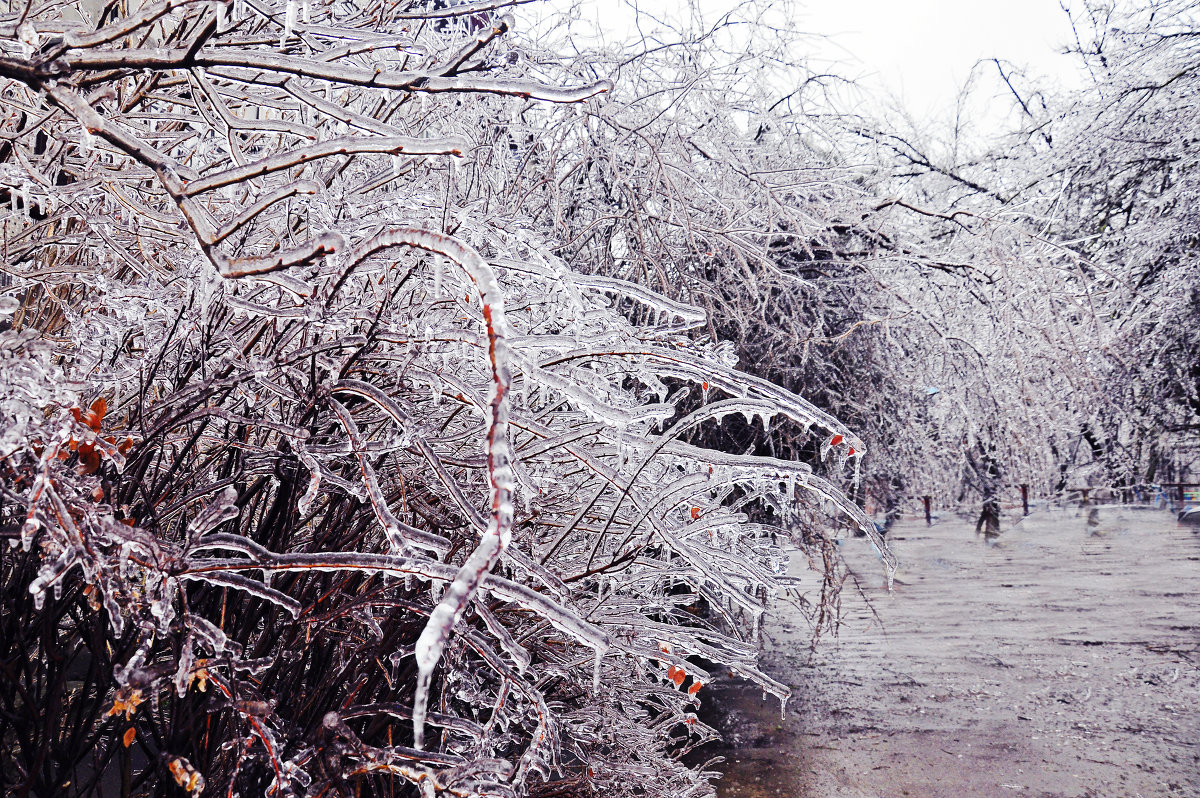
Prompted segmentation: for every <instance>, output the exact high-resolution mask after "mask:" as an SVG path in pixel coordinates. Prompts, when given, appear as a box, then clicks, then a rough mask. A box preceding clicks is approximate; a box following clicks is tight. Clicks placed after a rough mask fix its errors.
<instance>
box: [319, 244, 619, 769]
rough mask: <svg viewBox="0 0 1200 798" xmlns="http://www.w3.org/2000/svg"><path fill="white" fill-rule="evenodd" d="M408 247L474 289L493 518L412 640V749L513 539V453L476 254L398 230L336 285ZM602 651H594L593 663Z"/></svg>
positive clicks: (357, 259) (505, 357) (503, 371)
mask: <svg viewBox="0 0 1200 798" xmlns="http://www.w3.org/2000/svg"><path fill="white" fill-rule="evenodd" d="M400 246H403V247H411V248H415V249H422V250H426V251H428V252H432V253H435V254H440V255H444V256H446V257H448V258H450V259H451V260H452V261H454V262H455V263H457V264H458V265H459V266H460V267H461V268H462V269H463V270H464V271H465V272H466V274H467V276H468V277H469V278H470V279H471V281H472V282H473V283H474V284H475V288H476V290H477V291H478V293H479V298H480V302H481V304H482V309H483V318H484V322H485V324H486V326H487V341H488V359H489V362H490V365H491V371H492V387H491V397H490V400H489V402H488V410H489V414H490V419H489V421H488V429H487V447H486V452H487V464H488V466H487V470H488V485H489V492H490V495H491V508H492V516H491V518H490V519H489V521H488V525H487V529H486V530H485V531H484V533H483V537H482V539H481V540H480V542H479V546H478V547H477V548H476V549H475V550H474V551H473V552H471V554H470V555H469V556H468V557H467V560H466V562H464V563H463V565H462V567H461V568H460V569H459V571H458V573H457V574H456V575H455V577H454V580H453V581H452V582H451V583H450V585H449V586H448V587H447V588H446V592H445V594H444V595H443V596H442V599H441V601H439V602H438V604H437V606H436V607H434V609H433V613H432V614H431V615H430V617H429V622H428V623H427V624H426V626H425V630H424V631H423V632H422V633H421V636H420V638H418V640H417V646H416V658H417V668H418V676H417V693H416V697H415V698H414V701H413V740H414V745H415V746H416V748H418V749H420V748H422V747H423V746H424V740H425V727H424V724H425V713H426V711H427V707H428V702H429V688H430V684H431V681H432V678H433V669H434V667H436V665H437V663H438V660H439V659H441V656H442V650H443V649H444V648H445V646H446V642H447V641H448V640H449V639H450V634H451V632H452V630H453V629H454V626H455V624H457V623H458V620H459V618H461V617H462V614H463V612H464V611H465V610H466V608H467V605H468V604H469V603H470V601H471V598H472V597H473V596H474V594H475V591H476V590H477V589H478V587H479V585H480V583H481V581H482V580H483V578H484V576H485V575H486V574H487V573H488V572H489V571H491V569H492V567H493V566H494V565H495V564H496V561H497V560H498V559H499V558H500V555H501V553H502V552H503V551H504V549H505V548H507V546H508V543H509V541H510V540H511V536H512V519H513V506H512V491H513V475H512V466H511V460H512V452H511V449H510V446H509V440H508V407H507V405H508V402H507V394H508V391H509V384H510V380H511V378H510V376H509V358H510V355H509V348H508V341H507V338H508V337H509V332H508V323H507V321H506V319H505V316H504V297H503V294H502V292H501V290H500V286H499V284H498V283H497V282H496V276H495V273H494V272H493V271H492V268H491V267H490V266H489V265H488V264H487V262H486V261H484V260H483V258H482V257H480V255H479V253H478V252H476V251H475V250H473V249H471V248H470V247H468V246H466V245H465V244H463V243H462V242H460V241H458V240H456V239H454V238H452V237H450V236H447V235H444V234H442V233H436V232H431V231H429V230H422V229H419V228H402V229H398V230H392V231H388V232H385V233H381V234H379V235H377V236H375V237H373V238H371V239H369V240H367V241H365V242H363V243H362V244H360V245H359V246H358V247H356V248H355V249H354V251H353V252H351V253H350V254H349V255H347V258H346V266H345V271H344V273H343V276H342V278H341V279H340V280H339V281H338V283H339V285H340V284H341V283H343V282H344V281H345V278H346V275H348V274H349V273H350V272H351V271H352V270H353V269H354V268H355V267H356V266H358V265H359V264H360V263H362V262H363V261H364V260H366V259H367V258H368V257H370V256H371V255H374V254H375V253H377V252H379V251H381V250H384V249H388V248H391V247H400ZM600 652H601V649H600V648H597V660H599V656H600Z"/></svg>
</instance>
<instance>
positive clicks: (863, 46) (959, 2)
mask: <svg viewBox="0 0 1200 798" xmlns="http://www.w3.org/2000/svg"><path fill="white" fill-rule="evenodd" d="M709 1H710V2H711V1H712V0H709ZM796 21H797V23H798V24H799V26H800V27H801V28H802V29H803V30H805V31H810V32H812V33H819V34H824V35H826V36H828V37H829V41H828V42H827V43H825V44H824V45H823V46H820V47H818V48H817V49H816V51H815V52H814V53H813V55H814V56H815V57H816V58H818V59H819V61H831V62H841V63H842V64H844V65H845V67H844V69H845V68H848V69H845V72H846V74H847V76H848V77H856V78H859V79H861V80H862V82H863V83H865V84H866V86H867V87H868V88H872V89H875V90H876V91H882V92H884V93H886V94H890V95H894V96H895V97H897V98H898V99H900V100H901V101H902V103H903V105H904V106H905V107H906V108H907V109H908V110H909V111H910V112H911V113H913V114H914V115H915V116H917V117H927V116H930V115H937V116H941V115H943V114H947V113H949V109H950V108H951V107H952V106H953V104H954V100H955V97H956V96H957V94H958V91H959V89H960V88H961V87H962V85H963V83H964V82H965V81H966V80H967V78H968V76H969V74H970V71H971V67H972V66H973V65H974V64H975V63H976V62H977V61H979V60H981V59H990V58H1000V59H1002V60H1007V61H1011V62H1013V63H1015V64H1018V65H1021V66H1025V67H1028V68H1029V70H1030V73H1031V74H1036V75H1045V76H1048V77H1052V78H1054V79H1056V80H1059V81H1062V82H1064V83H1066V84H1071V83H1074V82H1076V81H1077V80H1078V77H1077V73H1076V68H1075V62H1074V61H1073V60H1072V59H1071V57H1070V56H1064V55H1061V54H1059V51H1061V50H1062V49H1063V46H1064V45H1065V44H1067V43H1069V42H1071V41H1072V39H1073V35H1072V32H1071V25H1070V21H1069V19H1068V17H1067V14H1066V13H1065V12H1064V11H1063V10H1062V8H1061V7H1060V6H1059V2H1058V0H1002V1H1001V0H809V2H807V3H803V4H801V5H800V7H799V10H798V11H797V13H796ZM994 74H996V72H995V68H994V66H993V68H992V71H991V73H990V75H994ZM990 75H989V78H990Z"/></svg>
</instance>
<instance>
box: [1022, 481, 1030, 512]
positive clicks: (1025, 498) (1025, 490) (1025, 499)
mask: <svg viewBox="0 0 1200 798" xmlns="http://www.w3.org/2000/svg"><path fill="white" fill-rule="evenodd" d="M1021 512H1022V513H1023V514H1024V515H1029V486H1028V485H1022V486H1021Z"/></svg>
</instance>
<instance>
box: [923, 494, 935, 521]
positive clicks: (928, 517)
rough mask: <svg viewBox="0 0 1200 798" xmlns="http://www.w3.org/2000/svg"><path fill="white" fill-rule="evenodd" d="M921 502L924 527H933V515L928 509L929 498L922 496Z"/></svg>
mask: <svg viewBox="0 0 1200 798" xmlns="http://www.w3.org/2000/svg"><path fill="white" fill-rule="evenodd" d="M921 501H923V502H925V526H933V513H931V512H930V509H929V502H930V501H931V498H930V497H929V496H922V497H921Z"/></svg>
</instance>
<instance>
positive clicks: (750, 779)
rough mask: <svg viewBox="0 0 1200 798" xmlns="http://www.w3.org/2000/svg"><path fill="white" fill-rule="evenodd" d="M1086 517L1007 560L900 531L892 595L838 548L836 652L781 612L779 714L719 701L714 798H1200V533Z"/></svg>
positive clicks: (1028, 527) (1041, 533)
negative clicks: (783, 693)
mask: <svg viewBox="0 0 1200 798" xmlns="http://www.w3.org/2000/svg"><path fill="white" fill-rule="evenodd" d="M1088 516H1089V513H1088V512H1087V511H1079V510H1073V509H1069V510H1051V511H1046V512H1042V513H1038V514H1035V515H1033V516H1031V517H1029V518H1027V519H1025V520H1024V521H1022V522H1021V523H1019V524H1017V525H1015V526H1013V525H1009V526H1007V527H1006V529H1005V531H1004V533H1003V534H1002V535H1001V537H1000V538H999V540H998V541H997V543H996V544H995V545H990V544H988V543H986V542H985V541H984V540H983V539H981V538H977V537H975V535H974V532H973V525H971V524H968V523H966V522H963V521H959V520H953V521H944V522H939V523H936V524H934V525H933V526H931V527H926V526H925V524H924V522H923V521H921V522H909V523H902V524H900V525H898V526H897V527H896V528H895V529H894V530H893V532H892V535H891V540H892V546H893V550H894V552H895V553H896V555H897V557H898V558H899V560H900V562H901V567H900V570H899V572H898V573H897V577H896V584H895V587H894V589H893V591H892V592H891V593H890V594H889V593H888V591H887V589H886V587H885V578H884V574H883V570H882V566H881V564H880V562H879V560H878V558H877V557H876V555H875V554H874V552H873V551H872V550H871V549H870V547H869V545H868V544H867V543H866V542H865V541H863V540H848V541H845V542H844V543H843V544H842V549H843V553H844V557H845V559H846V562H847V564H848V566H849V568H850V570H851V573H852V578H851V579H850V580H848V581H847V583H846V586H845V589H844V592H843V599H842V601H843V606H842V610H843V617H844V626H843V627H842V629H841V631H840V633H839V635H838V638H837V639H836V640H826V641H824V642H823V643H822V646H821V648H819V649H818V651H817V652H816V654H815V655H810V652H809V646H808V640H809V635H810V632H809V627H808V624H807V622H806V621H805V620H804V618H803V617H802V615H801V614H800V613H799V612H798V610H796V609H795V608H794V607H790V606H789V605H788V604H787V603H781V605H780V606H779V608H778V609H777V610H776V611H775V612H774V613H773V615H772V616H771V618H770V619H769V620H768V621H767V622H766V623H764V625H763V634H764V636H765V637H764V644H765V647H766V649H767V650H766V654H765V655H764V659H763V664H764V668H765V670H766V671H767V672H768V673H770V674H772V675H773V676H775V677H776V678H778V679H780V680H781V681H783V682H785V683H787V684H788V685H789V686H790V687H791V688H792V690H793V692H794V696H793V698H792V700H791V701H790V702H789V704H788V708H787V713H786V715H784V716H783V717H781V715H780V710H779V702H778V701H776V700H774V699H767V700H763V698H762V696H761V693H760V692H759V691H758V690H757V689H755V688H753V687H750V686H747V685H744V684H741V683H739V682H737V681H734V680H732V679H725V680H721V681H718V682H716V683H714V684H713V685H712V689H711V690H710V691H709V696H708V700H707V701H706V704H707V708H708V713H709V720H710V722H712V723H713V724H714V725H716V726H717V727H718V729H719V730H720V731H721V732H722V733H723V734H724V735H725V736H726V739H727V741H728V742H727V744H725V745H723V746H721V747H719V750H714V751H713V752H712V753H716V754H720V755H723V756H725V757H726V758H727V761H726V763H725V764H724V765H722V766H721V767H722V769H723V770H724V771H725V774H726V775H725V778H723V779H722V780H721V782H719V783H718V785H717V789H718V794H719V796H721V798H763V797H764V796H771V797H772V798H773V797H774V796H787V798H890V796H920V797H921V798H942V796H946V798H950V797H951V796H953V798H961V797H962V796H1041V797H1044V798H1050V797H1051V796H1053V797H1054V798H1058V797H1059V796H1063V797H1067V796H1070V797H1071V798H1074V797H1076V796H1078V797H1079V798H1085V797H1087V798H1093V797H1094V798H1099V797H1100V796H1115V797H1120V798H1137V797H1138V796H1141V797H1142V798H1149V796H1172V797H1173V796H1180V797H1181V798H1182V797H1183V796H1189V797H1191V798H1194V797H1195V796H1200V534H1198V529H1197V527H1195V526H1185V525H1181V524H1178V523H1176V522H1175V520H1174V517H1173V516H1170V515H1168V514H1166V513H1163V512H1155V511H1150V510H1144V509H1141V508H1102V509H1101V510H1100V511H1099V513H1098V514H1096V515H1093V516H1092V519H1091V520H1092V523H1091V524H1089V523H1088ZM793 559H794V561H795V562H794V565H793V572H792V575H793V576H795V577H797V578H799V579H800V582H799V590H800V591H804V590H805V589H811V587H812V585H813V583H814V580H813V578H812V577H811V575H808V576H806V575H805V573H804V571H803V569H802V567H801V566H802V564H803V563H804V560H803V558H801V557H795V558H793ZM856 582H857V585H858V586H860V587H861V590H856V586H855V583H856ZM806 586H807V588H806Z"/></svg>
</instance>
